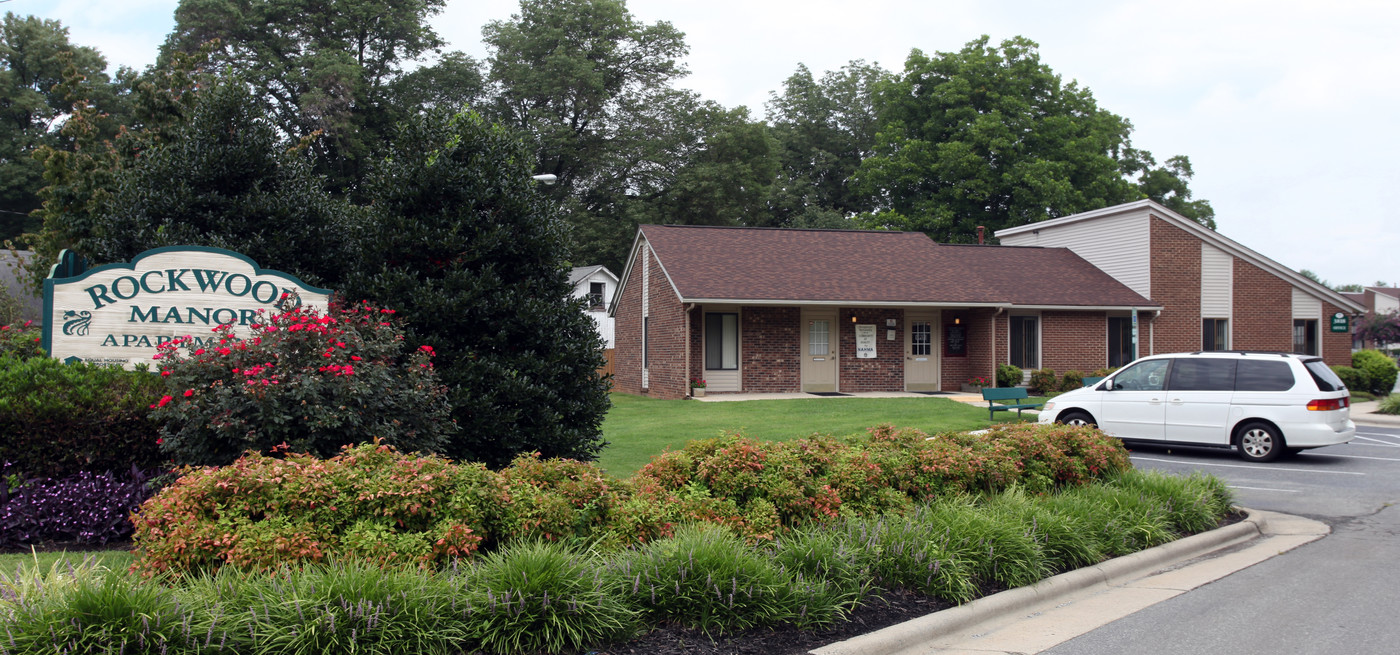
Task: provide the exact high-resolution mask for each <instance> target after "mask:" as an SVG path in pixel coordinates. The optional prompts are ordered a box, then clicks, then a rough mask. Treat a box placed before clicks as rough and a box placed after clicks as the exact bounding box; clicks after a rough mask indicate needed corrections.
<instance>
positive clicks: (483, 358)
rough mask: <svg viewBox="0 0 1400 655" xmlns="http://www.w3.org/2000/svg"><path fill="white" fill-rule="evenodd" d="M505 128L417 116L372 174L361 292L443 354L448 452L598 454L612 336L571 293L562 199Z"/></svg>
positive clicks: (495, 456) (470, 116)
mask: <svg viewBox="0 0 1400 655" xmlns="http://www.w3.org/2000/svg"><path fill="white" fill-rule="evenodd" d="M534 163H535V157H533V156H532V155H531V152H530V150H529V149H528V147H527V146H526V145H525V144H524V143H523V142H522V141H520V140H519V138H518V137H517V136H516V135H515V134H514V133H512V132H511V131H510V130H508V129H507V128H505V127H502V126H499V125H493V124H490V123H488V122H487V121H486V120H485V119H483V118H482V117H481V116H480V115H478V114H476V113H473V112H463V113H459V114H456V115H452V114H450V113H448V112H445V111H442V110H433V111H430V112H427V114H426V115H425V116H421V117H415V118H412V119H410V120H408V121H406V122H405V123H404V124H403V125H402V126H401V128H400V134H399V135H398V138H397V139H395V140H394V141H393V143H392V144H391V146H390V147H389V149H388V151H387V153H386V154H385V156H384V157H383V158H382V159H380V160H379V163H378V164H377V166H376V170H375V171H374V174H373V176H372V177H371V178H370V180H369V181H368V182H367V186H368V189H369V192H370V194H371V195H372V198H373V205H372V208H373V210H374V216H373V220H371V221H368V222H366V223H364V224H363V226H362V228H361V230H360V231H359V232H357V233H356V239H355V241H356V242H357V243H359V244H361V245H362V247H363V252H362V256H361V257H360V258H359V260H358V265H357V269H356V270H355V271H353V272H352V273H351V274H350V275H349V276H348V277H347V279H346V280H345V283H344V284H343V285H340V287H339V288H340V289H341V291H342V293H343V295H344V296H345V297H346V298H347V299H350V300H352V301H358V300H359V299H368V300H370V301H371V302H373V303H376V304H379V305H382V306H385V307H395V308H398V310H399V313H400V316H401V317H402V318H403V319H404V320H405V322H406V325H407V326H408V339H409V343H410V344H412V345H417V344H429V345H432V346H433V347H434V348H435V349H436V350H437V353H438V357H437V360H436V361H437V365H438V366H439V370H440V372H441V379H442V381H443V383H444V384H447V385H448V386H449V388H450V390H451V391H450V403H451V405H452V407H453V415H454V417H455V418H456V420H457V423H458V424H459V426H460V428H461V432H460V433H459V434H458V435H457V436H456V437H455V438H453V439H452V441H451V442H450V444H449V446H448V450H447V453H448V455H449V456H451V457H454V458H458V459H470V460H478V461H484V462H486V463H488V464H490V465H492V466H496V467H499V466H505V465H506V464H508V463H509V462H510V460H511V459H512V458H513V457H514V456H515V455H516V454H517V453H522V452H531V451H538V452H540V453H541V454H542V455H544V456H545V457H572V458H578V459H592V458H593V457H594V456H596V455H597V453H598V451H599V450H601V449H602V447H603V445H604V444H603V441H602V436H601V424H602V420H603V415H604V414H605V413H606V411H607V408H608V398H607V390H606V384H605V382H604V381H603V380H602V379H600V378H599V377H598V375H597V373H596V369H597V368H599V367H600V366H602V364H603V348H602V346H603V344H602V340H601V339H600V337H599V336H598V334H597V332H596V331H595V328H594V326H593V323H592V320H591V319H589V318H588V317H587V315H586V314H584V312H583V311H581V310H582V306H581V305H580V303H579V302H577V301H574V300H572V299H571V298H570V295H571V291H572V287H570V285H569V283H568V277H567V270H566V261H565V257H566V256H567V244H566V242H565V233H564V230H563V226H562V224H561V223H560V221H559V220H558V216H557V213H556V211H557V209H556V207H557V205H556V203H554V202H553V201H551V200H550V199H548V198H547V197H546V196H545V195H544V194H542V193H541V192H540V190H539V188H538V185H537V183H536V182H534V181H533V180H531V179H530V176H531V174H532V173H533V172H534V169H533V166H534Z"/></svg>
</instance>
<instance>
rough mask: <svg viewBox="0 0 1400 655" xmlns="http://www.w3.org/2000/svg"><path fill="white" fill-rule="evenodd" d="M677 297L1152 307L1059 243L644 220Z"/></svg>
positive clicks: (645, 231) (644, 231)
mask: <svg viewBox="0 0 1400 655" xmlns="http://www.w3.org/2000/svg"><path fill="white" fill-rule="evenodd" d="M641 231H642V235H643V236H644V237H645V238H646V239H647V241H648V242H649V243H650V244H651V247H652V249H653V250H654V251H655V252H656V256H657V259H658V260H659V261H660V263H661V265H662V266H663V267H664V268H665V270H666V273H667V276H668V277H669V278H670V279H671V281H672V282H673V283H674V284H675V285H676V288H677V290H678V291H679V292H680V294H681V296H682V297H683V298H685V299H686V300H736V301H765V300H772V301H795V302H822V301H825V302H862V303H869V302H889V303H959V304H1004V303H1015V304H1021V305H1067V306H1123V307H1126V306H1132V305H1137V306H1155V305H1153V303H1152V302H1151V301H1149V300H1148V299H1146V298H1143V297H1142V296H1140V295H1138V294H1137V293H1135V292H1133V291H1132V290H1131V289H1128V288H1127V287H1125V286H1123V284H1122V283H1120V282H1118V281H1117V280H1115V279H1113V278H1112V277H1110V276H1109V275H1108V274H1107V273H1104V272H1103V271H1101V270H1099V269H1097V268H1095V267H1094V266H1093V265H1091V264H1089V262H1087V261H1085V260H1084V259H1082V258H1080V257H1079V256H1078V255H1075V254H1074V253H1072V252H1070V251H1069V250H1068V249H1064V248H1015V247H1007V246H948V245H939V244H936V243H934V242H933V241H932V240H930V239H929V238H928V237H927V236H925V235H924V234H922V233H919V232H885V231H858V230H783V229H768V228H726V227H699V226H679V225H644V226H642V228H641Z"/></svg>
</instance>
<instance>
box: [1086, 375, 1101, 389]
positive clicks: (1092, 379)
mask: <svg viewBox="0 0 1400 655" xmlns="http://www.w3.org/2000/svg"><path fill="white" fill-rule="evenodd" d="M1104 377H1107V376H1102V377H1087V378H1084V386H1086V387H1092V386H1094V385H1096V384H1098V383H1100V382H1103V379H1104Z"/></svg>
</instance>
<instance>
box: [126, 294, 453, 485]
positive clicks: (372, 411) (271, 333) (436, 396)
mask: <svg viewBox="0 0 1400 655" xmlns="http://www.w3.org/2000/svg"><path fill="white" fill-rule="evenodd" d="M249 327H250V328H251V329H252V331H253V336H250V337H243V336H239V335H238V334H236V333H235V332H234V331H233V326H232V325H231V324H230V325H220V326H218V327H216V328H214V333H215V334H214V337H215V338H217V341H216V342H215V341H214V339H212V338H211V339H204V340H195V339H191V338H189V337H184V338H176V339H174V340H172V341H170V342H168V343H164V344H161V346H160V352H159V353H157V355H156V357H157V358H158V362H159V364H160V374H161V376H162V379H163V381H164V384H165V392H164V395H162V396H160V397H158V398H152V404H151V405H150V408H151V410H152V411H151V415H152V416H153V417H154V418H155V419H156V420H158V421H161V422H163V426H162V427H161V440H162V442H163V448H164V451H165V452H167V453H169V454H170V455H171V456H172V457H174V458H175V461H176V462H177V463H179V464H189V465H195V466H224V465H227V464H230V463H232V462H233V461H234V460H235V459H237V458H238V457H239V456H240V455H242V454H243V453H244V452H245V451H252V452H258V453H267V452H270V451H271V450H272V448H274V447H276V446H279V445H283V446H285V447H288V448H290V449H291V450H293V451H295V452H305V453H313V454H315V455H318V456H320V457H330V456H333V455H335V454H336V452H338V451H339V450H340V447H341V446H344V445H346V444H359V443H367V442H370V441H374V440H376V439H378V440H380V441H382V442H384V443H386V444H390V445H392V446H394V447H396V448H398V449H400V450H403V451H405V452H413V451H421V452H428V453H433V452H442V451H443V450H444V448H445V444H446V440H447V439H448V438H449V437H451V436H452V435H453V434H455V433H456V429H457V426H456V423H454V422H453V420H452V413H451V412H452V408H451V407H449V406H448V402H447V388H446V387H445V386H443V385H442V384H441V383H440V382H439V381H438V377H437V373H436V371H435V369H434V368H433V362H432V358H433V355H434V352H433V349H432V347H431V346H421V347H419V348H418V349H417V350H412V351H408V350H407V349H406V346H405V345H404V336H403V331H402V329H401V328H400V327H399V326H397V325H396V322H395V319H394V310H391V309H381V308H376V307H373V306H371V305H369V304H360V305H350V306H341V305H334V304H333V305H332V306H331V308H330V309H329V310H328V311H327V312H326V313H324V314H322V313H321V312H319V311H317V310H316V309H314V308H309V307H298V308H295V309H291V310H288V311H286V312H283V313H280V314H273V315H271V316H267V317H266V318H260V320H259V321H258V322H256V323H254V324H253V325H250V326H249Z"/></svg>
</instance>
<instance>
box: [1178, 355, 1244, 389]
mask: <svg viewBox="0 0 1400 655" xmlns="http://www.w3.org/2000/svg"><path fill="white" fill-rule="evenodd" d="M1236 361H1238V360H1234V359H1217V358H1213V357H1209V358H1208V357H1203V358H1199V359H1197V358H1190V357H1178V358H1177V359H1176V361H1175V362H1174V363H1173V364H1172V379H1171V383H1170V385H1169V387H1170V388H1171V390H1172V391H1233V390H1234V389H1235V362H1236Z"/></svg>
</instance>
